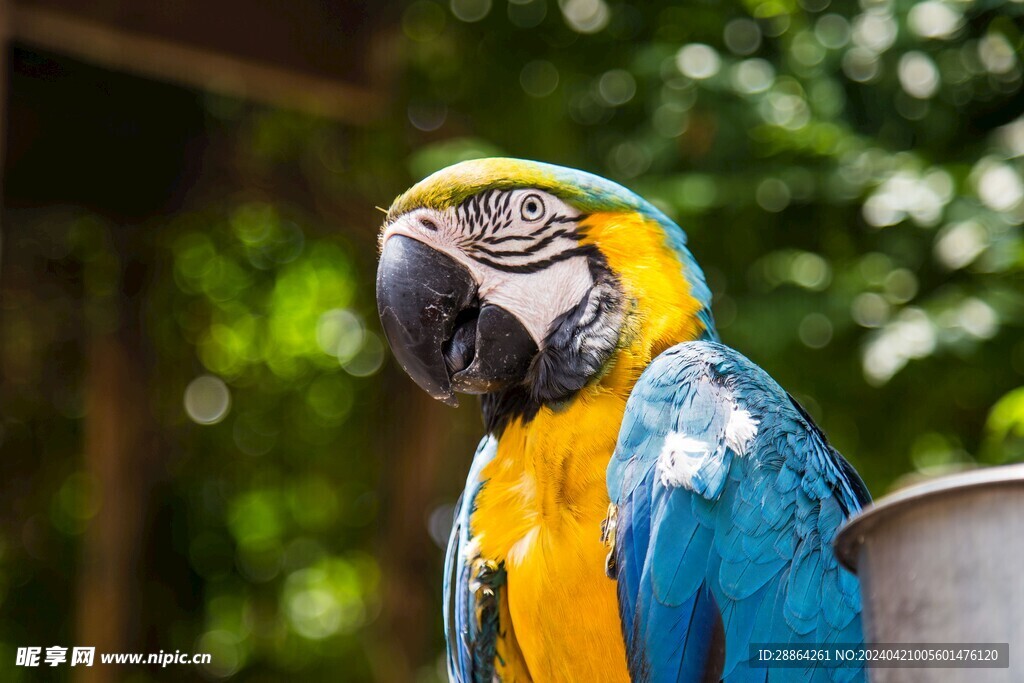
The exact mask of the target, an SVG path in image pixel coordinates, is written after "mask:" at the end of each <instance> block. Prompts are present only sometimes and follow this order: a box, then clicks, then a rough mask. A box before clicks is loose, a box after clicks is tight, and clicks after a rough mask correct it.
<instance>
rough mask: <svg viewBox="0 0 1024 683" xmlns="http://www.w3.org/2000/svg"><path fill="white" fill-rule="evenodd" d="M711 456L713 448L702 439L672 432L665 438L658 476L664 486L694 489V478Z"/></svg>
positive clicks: (659, 459) (659, 458) (659, 460)
mask: <svg viewBox="0 0 1024 683" xmlns="http://www.w3.org/2000/svg"><path fill="white" fill-rule="evenodd" d="M710 455H711V447H710V446H709V444H708V443H706V442H704V441H701V440H700V439H694V438H691V437H689V436H687V435H686V434H683V433H682V432H671V433H670V434H668V436H666V437H665V443H664V445H663V446H662V447H661V454H660V455H659V456H658V465H657V467H658V476H659V477H660V478H661V483H662V485H663V486H682V487H684V488H687V489H691V490H692V489H693V478H694V476H696V475H697V473H698V472H699V471H700V468H701V465H703V464H704V463H705V462H706V461H707V459H708V458H709V457H710Z"/></svg>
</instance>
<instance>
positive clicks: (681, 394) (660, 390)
mask: <svg viewBox="0 0 1024 683" xmlns="http://www.w3.org/2000/svg"><path fill="white" fill-rule="evenodd" d="M734 419H735V420H738V421H739V426H736V425H734V424H733V422H732V420H734ZM680 444H683V446H680ZM702 444H703V445H702ZM679 448H684V449H689V450H686V453H685V454H684V455H685V457H681V456H680V453H679V452H678V451H679ZM608 488H609V494H610V495H611V498H612V501H613V503H615V504H616V505H617V506H618V510H619V519H620V523H621V524H625V525H626V526H627V529H624V530H623V532H621V533H620V534H619V535H618V538H617V542H616V547H615V553H616V558H617V564H618V567H619V574H618V582H619V602H620V610H621V612H622V620H623V629H624V633H626V634H627V651H628V656H629V665H630V671H631V673H632V676H633V679H634V680H635V681H697V680H707V678H706V677H707V676H709V675H710V676H713V677H716V678H717V677H721V678H722V679H723V680H725V681H727V682H728V683H733V682H734V681H756V682H757V683H764V682H765V681H770V680H787V681H790V680H807V681H814V682H817V681H829V680H842V681H861V680H863V671H861V670H859V669H843V670H841V671H840V670H837V669H831V668H820V669H818V668H814V667H813V666H811V667H809V668H807V669H803V670H801V669H763V668H757V667H754V666H751V662H750V659H749V658H750V646H751V645H752V644H757V643H788V642H792V643H813V642H818V641H829V642H860V641H861V640H862V639H863V635H862V633H861V631H860V616H859V613H860V594H859V589H858V587H857V584H856V578H855V577H853V576H852V575H850V574H849V573H848V572H846V571H845V570H844V569H842V568H840V567H839V566H838V564H837V562H836V559H835V558H834V556H833V555H832V551H831V547H830V544H831V541H832V539H833V538H834V536H835V532H836V529H837V528H838V527H839V525H841V524H842V522H843V521H844V520H845V519H846V518H847V517H848V516H849V515H850V514H851V513H853V512H855V511H857V510H858V509H860V507H861V506H862V505H863V504H864V503H865V502H866V498H865V496H864V495H863V492H864V490H865V489H864V487H863V484H862V483H861V482H860V481H859V480H857V479H856V474H855V473H854V472H853V470H852V468H850V467H849V465H847V464H846V463H845V461H842V459H841V457H840V456H839V454H838V453H836V452H835V451H834V450H833V449H832V448H831V447H830V446H829V445H828V443H827V441H826V440H825V438H824V436H823V435H822V434H821V432H820V430H818V428H817V427H816V426H814V424H813V422H811V421H810V418H809V417H807V415H806V413H805V412H803V410H802V409H801V408H800V407H799V406H798V405H797V404H796V403H795V402H793V401H792V399H791V398H790V397H789V395H788V394H786V392H785V391H783V390H782V389H781V388H780V387H779V386H778V385H777V384H776V383H775V382H774V381H773V380H772V379H771V378H770V377H768V375H767V374H765V373H764V371H763V370H761V369H760V368H758V367H757V366H755V365H754V364H753V363H751V362H750V361H748V360H747V359H746V358H744V357H743V356H741V355H740V354H738V353H736V352H735V351H733V350H731V349H729V348H727V347H725V346H722V345H721V344H718V343H715V342H709V341H700V342H690V343H687V344H681V345H679V346H677V347H674V348H673V349H670V350H669V351H667V352H665V353H663V354H662V355H661V356H659V357H658V358H657V359H655V361H654V362H653V363H652V364H651V365H650V367H648V369H647V370H646V371H645V372H644V374H643V376H642V377H641V378H640V380H639V381H638V383H637V385H636V386H635V388H634V390H633V392H632V394H631V396H630V399H629V402H628V404H627V407H626V415H625V419H624V420H623V427H622V430H621V432H620V436H619V442H618V445H617V447H616V451H615V454H614V456H613V458H612V461H611V464H610V466H609V471H608ZM723 638H724V652H723V651H721V648H722V643H721V640H722V639H723ZM839 639H842V640H839Z"/></svg>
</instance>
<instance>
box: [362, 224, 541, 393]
mask: <svg viewBox="0 0 1024 683" xmlns="http://www.w3.org/2000/svg"><path fill="white" fill-rule="evenodd" d="M377 312H378V313H379V314H380V321H381V325H382V326H383V328H384V334H385V335H386V336H387V339H388V343H389V344H390V346H391V349H392V351H393V353H394V355H395V358H397V359H398V362H399V363H400V364H401V365H402V367H403V368H404V369H405V371H406V372H407V373H408V374H409V376H410V377H411V378H412V379H413V381H415V382H416V383H417V384H418V385H419V386H420V388H422V389H423V390H424V391H426V392H427V393H428V394H430V395H431V396H433V397H434V398H436V399H438V400H440V401H443V402H445V403H447V404H449V405H457V404H458V401H457V400H456V399H455V391H460V392H463V393H470V394H485V393H490V392H492V391H497V390H499V389H501V388H504V387H506V386H508V385H510V384H512V383H514V382H516V381H520V380H522V379H523V378H524V377H525V375H526V372H527V370H528V368H529V365H530V362H531V361H532V360H533V357H534V356H535V355H536V354H537V345H536V343H535V342H534V341H533V339H532V338H531V337H530V335H529V333H528V332H527V331H526V328H525V327H523V325H522V323H520V322H519V321H518V320H517V319H516V317H515V316H513V315H512V314H511V313H509V312H508V311H506V310H505V309H503V308H500V307H498V306H493V305H489V304H486V303H485V304H482V305H481V303H480V301H479V299H478V295H477V288H476V283H475V282H474V280H473V277H472V275H471V274H470V273H469V270H467V269H466V268H465V266H463V265H461V264H460V263H458V262H457V261H456V260H455V259H453V258H451V257H450V256H448V255H446V254H443V253H441V252H440V251H437V250H436V249H433V248H431V247H429V246H427V245H426V244H424V243H423V242H420V241H418V240H415V239H413V238H411V237H405V236H403V235H393V236H391V237H389V238H388V240H387V241H386V242H385V243H384V249H383V251H382V252H381V257H380V264H379V265H378V267H377Z"/></svg>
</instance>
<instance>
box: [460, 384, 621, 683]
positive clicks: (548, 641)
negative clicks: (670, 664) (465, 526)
mask: <svg viewBox="0 0 1024 683" xmlns="http://www.w3.org/2000/svg"><path fill="white" fill-rule="evenodd" d="M624 406H625V401H624V399H623V398H621V397H619V396H616V395H614V394H612V393H610V392H608V393H600V394H596V395H595V394H590V393H588V394H587V395H585V396H581V397H580V398H579V399H577V400H576V401H574V402H573V403H572V405H571V406H570V407H568V408H566V409H565V410H564V411H562V412H559V413H555V412H552V411H551V410H550V409H547V408H544V409H542V410H541V411H540V413H538V415H537V416H536V417H535V418H534V419H533V420H532V421H531V422H530V423H529V424H528V425H526V426H524V425H523V424H521V423H520V422H518V421H515V422H513V423H512V424H510V425H509V426H508V428H506V430H505V432H504V433H503V434H502V436H501V439H500V440H499V442H498V452H497V455H496V457H495V458H494V459H493V460H492V461H491V463H490V464H489V465H488V466H487V467H486V468H485V469H484V471H483V473H482V479H483V480H484V481H485V482H486V484H485V485H484V487H483V488H482V489H481V491H480V493H479V494H478V495H477V498H476V505H477V507H476V511H475V513H474V514H473V518H472V527H473V534H474V536H475V538H476V539H477V542H478V544H479V546H478V548H479V552H480V554H481V556H482V557H485V558H488V559H493V560H495V561H498V562H501V561H504V562H505V568H506V570H507V577H508V578H507V584H506V588H505V599H506V602H507V604H506V608H507V610H508V611H507V615H508V617H509V618H510V621H511V623H510V624H505V623H503V624H502V632H503V633H506V634H508V633H509V632H510V631H514V638H510V637H508V635H506V638H505V640H506V642H503V643H499V654H500V655H501V657H500V660H503V661H505V662H506V666H505V667H501V666H500V665H499V669H504V670H502V671H501V674H502V680H503V681H506V682H509V681H528V680H533V681H536V682H538V683H539V682H540V681H552V682H554V681H595V680H602V681H628V680H629V676H628V673H627V670H626V655H625V649H624V646H623V642H622V636H621V629H620V626H619V623H620V622H619V614H618V601H617V597H616V592H615V590H616V588H615V582H614V581H613V580H611V579H609V578H608V577H607V576H606V575H605V572H604V567H605V555H606V553H607V549H606V548H605V547H604V545H603V543H602V542H601V522H602V521H603V520H604V517H605V515H606V513H607V509H608V493H607V489H606V486H605V473H606V471H607V466H608V461H609V459H610V457H611V454H612V451H613V449H614V447H615V439H616V436H617V433H618V427H619V425H620V424H621V421H622V412H623V409H624ZM503 611H504V610H503ZM524 668H525V669H528V673H527V672H526V671H523V669H524Z"/></svg>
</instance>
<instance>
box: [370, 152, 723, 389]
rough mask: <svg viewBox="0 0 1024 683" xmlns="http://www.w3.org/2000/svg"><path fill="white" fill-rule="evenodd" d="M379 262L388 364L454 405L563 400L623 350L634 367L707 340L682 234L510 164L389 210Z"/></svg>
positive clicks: (472, 171) (482, 166)
mask: <svg viewBox="0 0 1024 683" xmlns="http://www.w3.org/2000/svg"><path fill="white" fill-rule="evenodd" d="M380 247H381V251H380V263H379V266H378V270H377V307H378V312H379V314H380V319H381V324H382V326H383V329H384V332H385V335H386V336H387V339H388V342H389V344H390V346H391V348H392V351H393V353H394V355H395V357H396V358H397V360H398V361H399V363H400V364H401V365H402V367H403V368H404V369H405V371H406V372H407V373H408V374H409V376H410V377H411V378H412V379H413V380H414V381H415V382H416V383H417V384H419V386H420V387H421V388H422V389H424V390H425V391H426V392H427V393H429V394H430V395H431V396H433V397H434V398H437V399H439V400H441V401H444V402H446V403H449V404H451V405H455V404H456V399H455V393H456V392H458V393H465V394H484V395H487V396H490V397H493V396H505V397H510V396H511V397H514V398H511V399H509V400H514V401H516V402H519V403H524V404H525V403H529V404H533V405H545V404H551V403H556V402H559V401H564V400H566V399H568V398H571V397H572V396H573V395H574V394H575V393H576V392H578V391H579V390H580V389H582V388H583V387H584V386H586V385H587V384H589V383H591V382H594V381H595V380H598V379H599V378H600V377H602V376H603V375H604V374H605V373H608V372H610V368H611V366H613V365H614V364H615V360H616V353H617V352H619V351H628V352H629V353H631V354H633V355H637V356H640V357H641V358H640V360H641V361H643V358H642V357H643V356H646V361H643V362H644V363H646V362H649V360H650V357H651V354H656V353H659V352H660V350H663V348H667V347H668V346H670V345H672V344H674V343H677V342H679V341H684V340H686V339H693V338H697V337H699V336H701V335H705V336H708V335H711V336H713V335H714V329H713V324H712V322H711V316H710V312H709V300H710V293H709V292H708V291H707V287H706V286H705V284H704V279H703V275H702V274H701V272H700V270H699V268H698V266H697V264H696V262H694V260H693V258H692V256H691V255H690V253H689V251H688V250H687V249H686V246H685V235H684V234H683V232H682V230H681V229H680V228H679V227H678V226H676V225H675V224H674V223H673V222H672V221H671V220H669V219H668V218H667V217H666V216H665V215H664V214H662V213H661V212H660V211H658V210H657V209H656V208H654V207H653V206H652V205H651V204H649V203H648V202H646V201H644V200H643V199H641V198H640V197H638V196H637V195H635V194H633V193H632V192H631V191H629V190H627V189H626V188H624V187H622V186H620V185H617V184H615V183H613V182H611V181H608V180H605V179H604V178H600V177H598V176H595V175H591V174H588V173H584V172H582V171H576V170H573V169H569V168H563V167H559V166H553V165H550V164H543V163H539V162H533V161H523V160H517V159H481V160H475V161H467V162H462V163H459V164H456V165H454V166H450V167H448V168H446V169H444V170H441V171H438V172H437V173H435V174H433V175H431V176H429V177H427V178H426V179H424V180H422V181H421V182H420V183H418V184H416V185H415V186H413V187H412V188H411V189H410V190H408V191H407V192H405V193H404V194H402V195H400V196H399V197H398V198H397V199H396V200H395V202H394V203H393V204H392V206H391V208H390V209H389V210H388V214H387V218H386V220H385V223H384V226H383V229H382V233H381V238H380ZM641 369H642V368H641ZM634 379H635V377H634Z"/></svg>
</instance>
